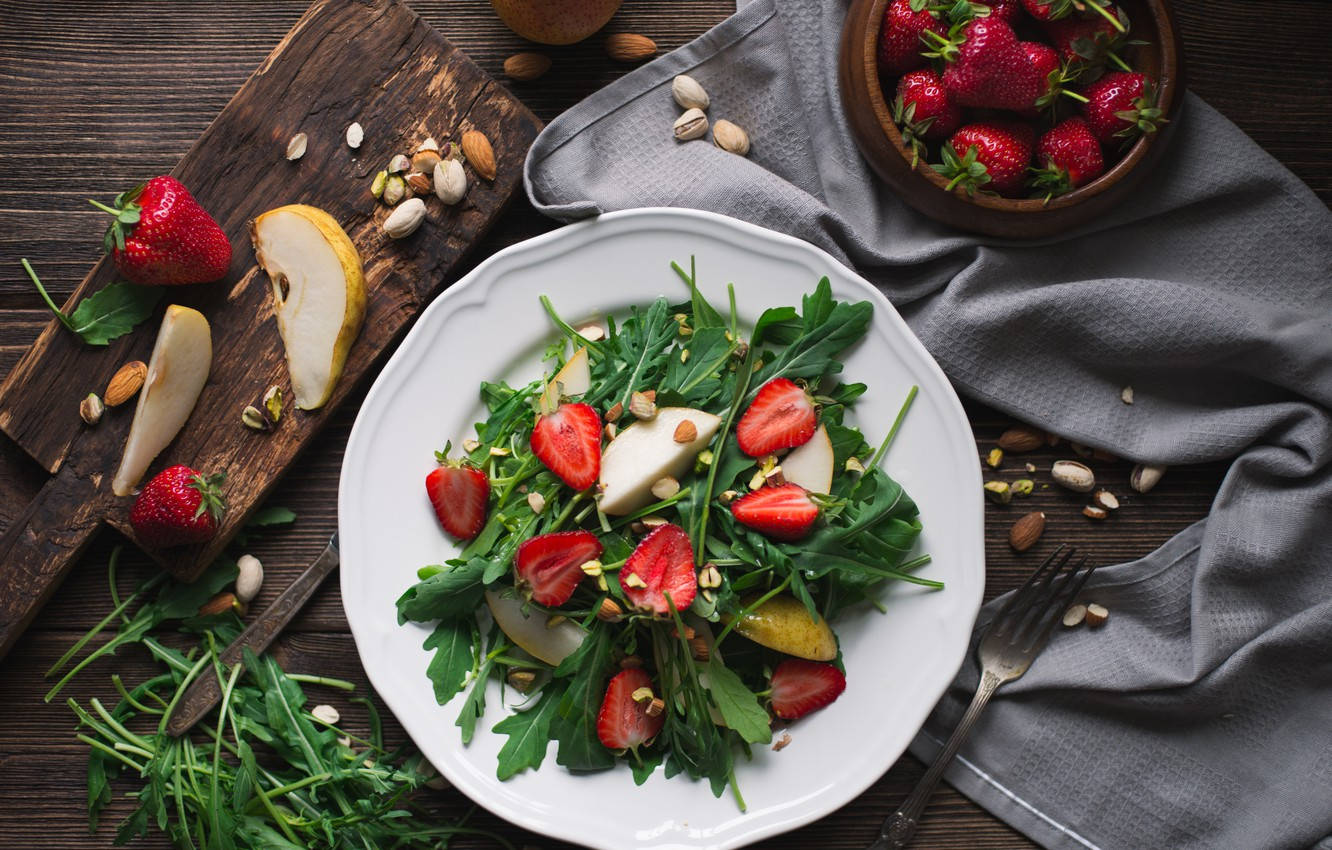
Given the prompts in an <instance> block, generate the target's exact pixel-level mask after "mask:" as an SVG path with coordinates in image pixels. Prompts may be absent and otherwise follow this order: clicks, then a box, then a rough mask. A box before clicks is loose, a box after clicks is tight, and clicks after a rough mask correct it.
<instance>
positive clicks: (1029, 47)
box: [1019, 41, 1083, 118]
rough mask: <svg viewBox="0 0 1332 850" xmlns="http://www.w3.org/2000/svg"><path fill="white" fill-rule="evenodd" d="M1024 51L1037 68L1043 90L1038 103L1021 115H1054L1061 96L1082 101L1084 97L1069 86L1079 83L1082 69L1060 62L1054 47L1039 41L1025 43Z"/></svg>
mask: <svg viewBox="0 0 1332 850" xmlns="http://www.w3.org/2000/svg"><path fill="white" fill-rule="evenodd" d="M1022 49H1023V50H1025V51H1026V53H1027V58H1028V59H1030V60H1031V64H1033V65H1035V66H1036V70H1037V72H1038V73H1039V74H1040V75H1041V80H1042V81H1043V83H1042V84H1043V89H1042V91H1041V94H1040V95H1039V96H1038V97H1037V98H1036V103H1035V105H1034V106H1032V107H1031V108H1030V109H1023V110H1019V114H1021V115H1023V116H1025V117H1027V118H1035V117H1036V116H1037V115H1040V114H1041V112H1042V111H1043V110H1049V111H1050V113H1051V114H1052V115H1053V114H1055V111H1056V110H1057V108H1058V106H1059V102H1060V101H1059V98H1060V96H1061V95H1064V96H1067V97H1070V98H1072V99H1074V100H1077V101H1081V100H1082V99H1083V98H1082V95H1080V94H1078V93H1077V92H1074V91H1070V90H1069V89H1068V86H1069V85H1070V84H1072V83H1074V82H1076V81H1077V79H1078V77H1079V75H1080V71H1081V68H1080V66H1077V65H1071V66H1070V65H1069V64H1067V63H1064V62H1060V61H1059V54H1058V53H1057V52H1056V51H1055V49H1054V48H1053V47H1051V46H1050V45H1048V44H1044V43H1042V42H1039V41H1024V42H1022Z"/></svg>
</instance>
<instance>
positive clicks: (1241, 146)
mask: <svg viewBox="0 0 1332 850" xmlns="http://www.w3.org/2000/svg"><path fill="white" fill-rule="evenodd" d="M844 13H845V2H844V0H827V1H826V2H821V0H754V2H752V3H750V4H749V5H747V6H745V7H744V8H743V9H742V10H741V11H740V12H739V13H738V14H736V15H735V16H734V17H732V18H730V19H728V20H727V21H725V22H723V23H722V24H720V25H718V26H717V27H716V28H714V29H712V30H711V31H709V32H708V33H706V34H704V35H703V36H701V37H700V38H698V39H697V40H696V41H694V42H692V43H691V44H688V45H686V46H685V47H683V48H681V49H679V50H677V51H675V52H673V53H671V54H669V55H666V56H663V57H661V58H660V59H658V60H656V61H655V62H653V63H651V64H649V65H646V66H644V67H642V68H639V69H637V70H635V71H634V72H633V73H630V74H628V75H627V76H625V77H624V78H622V79H620V80H618V81H617V82H615V83H614V84H613V85H611V86H609V87H607V88H605V89H603V90H601V91H599V92H597V93H595V94H594V95H592V96H591V97H589V98H588V99H587V100H585V101H583V102H582V103H580V104H578V105H577V106H575V107H574V108H573V109H571V110H569V111H568V112H566V113H565V114H563V115H561V116H560V117H559V118H558V119H556V120H555V121H554V122H552V123H551V124H550V126H549V127H547V128H546V130H545V132H544V133H543V134H542V135H541V137H540V138H539V139H538V140H537V142H536V144H535V145H534V146H533V148H532V151H531V153H530V155H529V157H528V161H527V175H526V176H527V186H528V192H529V195H530V196H531V199H532V201H533V203H535V204H536V205H537V206H538V207H539V208H540V209H542V210H544V211H545V212H547V213H549V214H551V215H553V216H556V217H559V218H564V219H572V218H578V217H582V216H587V215H592V214H595V213H597V212H600V211H603V210H616V209H623V208H626V207H637V206H654V205H662V206H685V207H695V208H700V209H706V210H713V211H715V212H720V213H725V214H728V215H732V216H736V217H738V218H742V219H747V220H749V221H753V222H755V223H758V224H761V225H765V226H767V227H770V228H773V229H775V230H779V231H783V232H785V233H790V234H793V235H795V236H798V237H801V238H803V239H807V240H808V241H810V242H812V243H814V244H815V245H818V246H819V247H821V248H823V249H824V250H826V251H828V252H830V253H831V254H833V255H834V256H836V257H838V258H840V259H842V260H844V261H846V262H847V263H849V264H850V265H852V266H854V267H855V268H856V269H858V270H859V271H860V272H861V273H862V274H864V275H865V276H867V277H868V278H869V279H870V280H872V281H874V282H875V283H876V284H878V285H879V286H880V287H881V288H882V289H883V291H884V293H885V294H886V295H887V296H888V297H889V298H890V299H891V300H892V301H893V303H894V304H896V305H897V307H898V309H899V310H901V312H902V314H903V315H904V316H905V317H906V319H907V321H908V322H909V323H910V324H911V327H912V329H913V330H914V331H915V332H916V334H917V335H918V336H919V337H920V338H921V340H922V341H923V342H924V343H925V345H926V346H927V347H928V348H929V350H930V351H931V352H932V353H933V354H934V356H935V357H936V358H937V359H938V360H939V362H940V363H941V364H942V365H943V368H944V370H945V371H946V372H947V373H948V375H949V377H950V378H951V379H952V380H953V382H954V383H955V384H956V386H957V387H958V388H959V390H960V391H961V392H963V393H965V394H967V395H970V396H971V397H973V398H977V399H980V400H982V401H984V402H986V403H988V404H991V405H993V406H995V407H998V408H1000V409H1002V410H1005V411H1008V412H1010V413H1012V414H1013V415H1015V416H1018V417H1020V418H1022V419H1024V420H1029V421H1033V422H1037V423H1039V424H1041V425H1043V426H1045V427H1047V428H1049V429H1050V430H1052V431H1054V432H1057V433H1059V434H1063V435H1066V436H1068V437H1071V438H1073V439H1076V440H1078V441H1081V442H1084V443H1088V444H1091V445H1094V446H1099V447H1103V448H1105V449H1108V450H1110V451H1112V452H1114V453H1115V454H1118V455H1121V456H1124V457H1127V458H1131V459H1133V460H1136V461H1144V462H1158V463H1167V464H1178V463H1196V462H1203V461H1214V460H1218V459H1221V458H1236V460H1235V462H1234V464H1233V466H1232V467H1231V469H1230V472H1229V474H1228V475H1227V476H1226V479H1225V481H1224V482H1223V483H1222V485H1221V490H1220V492H1219V493H1218V495H1217V498H1216V501H1215V503H1214V504H1213V507H1212V511H1211V515H1210V516H1209V517H1208V519H1207V520H1205V521H1203V522H1200V523H1198V524H1196V525H1194V526H1192V527H1191V528H1189V529H1187V530H1186V531H1184V532H1183V533H1181V534H1180V535H1179V536H1178V537H1176V538H1174V539H1173V540H1171V541H1170V542H1169V543H1167V544H1166V545H1165V546H1163V547H1162V548H1161V549H1160V550H1158V551H1156V552H1153V553H1152V554H1150V555H1148V556H1147V557H1145V558H1143V559H1142V560H1139V561H1135V562H1133V563H1128V564H1120V565H1117V566H1112V567H1105V568H1103V569H1102V570H1101V571H1100V572H1099V573H1098V575H1097V581H1096V583H1095V584H1096V598H1097V599H1098V600H1099V601H1101V602H1103V603H1105V604H1106V605H1107V606H1108V607H1109V608H1110V609H1111V610H1112V611H1113V615H1112V616H1111V618H1110V621H1109V623H1108V624H1107V625H1106V626H1105V627H1104V628H1103V629H1101V630H1099V631H1098V632H1096V633H1094V634H1093V633H1089V632H1087V631H1086V630H1079V631H1076V632H1067V633H1062V634H1060V635H1059V636H1058V640H1055V641H1053V642H1052V643H1051V646H1050V647H1049V648H1048V649H1047V650H1046V652H1045V654H1044V655H1043V656H1042V657H1041V659H1040V660H1039V662H1038V663H1037V664H1036V665H1035V666H1034V668H1033V669H1032V671H1031V672H1030V673H1029V674H1028V675H1027V676H1026V677H1024V678H1023V679H1021V680H1019V681H1018V682H1016V683H1014V684H1012V685H1010V686H1008V687H1006V688H1004V689H1003V690H1001V691H1000V692H999V694H998V696H997V697H996V698H995V700H994V702H992V703H991V706H990V708H989V710H988V712H987V713H986V715H985V716H984V717H983V718H982V720H981V722H980V725H979V727H978V728H977V729H976V731H975V733H974V734H973V736H972V738H971V741H970V743H969V744H968V745H967V746H966V747H964V748H963V750H962V754H961V758H959V759H958V761H956V762H955V763H954V765H953V767H952V769H951V770H950V771H949V773H948V778H949V780H950V781H951V782H952V783H953V784H954V785H956V786H957V787H958V788H960V789H961V790H962V791H963V792H964V793H965V794H967V795H968V796H970V797H972V798H973V799H975V800H976V801H977V802H979V803H980V804H981V805H983V806H985V807H986V808H987V809H989V810H990V811H992V812H994V813H995V814H996V815H998V816H999V817H1001V818H1003V819H1004V820H1006V821H1007V822H1009V823H1011V824H1012V825H1013V826H1015V827H1017V828H1018V829H1020V830H1022V831H1023V832H1025V833H1026V834H1027V835H1029V836H1031V837H1032V838H1034V839H1035V840H1037V841H1039V842H1040V843H1042V844H1044V845H1047V846H1051V847H1116V848H1119V847H1123V848H1203V847H1207V848H1267V847H1308V846H1310V845H1314V844H1318V846H1319V847H1326V848H1332V416H1330V415H1329V412H1328V408H1329V406H1332V216H1330V215H1329V212H1328V210H1327V208H1326V207H1325V206H1324V205H1323V204H1322V203H1320V202H1319V201H1318V199H1317V198H1316V197H1315V196H1314V195H1313V194H1312V193H1311V192H1310V191H1309V190H1308V189H1307V188H1306V187H1305V186H1304V185H1303V184H1301V183H1300V181H1299V180H1298V179H1296V178H1295V176H1294V175H1292V174H1291V173H1290V172H1288V171H1286V170H1285V169H1284V168H1283V167H1282V166H1281V165H1280V164H1278V163H1277V162H1276V161H1274V160H1273V159H1272V158H1271V157H1270V156H1268V155H1267V154H1266V153H1264V152H1263V151H1262V150H1260V149H1259V148H1258V147H1257V146H1256V145H1254V144H1253V142H1252V141H1250V140H1249V139H1248V138H1247V137H1246V136H1244V134H1243V133H1241V132H1240V131H1239V130H1238V129H1237V128H1236V127H1235V126H1234V125H1232V124H1231V123H1230V122H1228V121H1227V120H1226V119H1225V118H1223V117H1222V116H1221V115H1219V114H1218V113H1216V112H1215V111H1213V110H1212V109H1211V108H1210V107H1208V106H1207V105H1206V104H1205V103H1203V102H1202V101H1200V100H1198V99H1197V98H1195V97H1192V96H1190V97H1189V98H1188V101H1187V103H1186V104H1185V109H1184V111H1183V114H1182V115H1181V117H1180V118H1179V120H1178V122H1177V126H1176V127H1175V135H1174V138H1173V142H1172V145H1171V149H1170V151H1169V154H1168V156H1167V157H1166V158H1165V161H1164V162H1163V163H1162V164H1161V166H1160V167H1159V169H1158V170H1157V172H1156V174H1155V175H1154V177H1153V178H1152V179H1151V181H1150V182H1149V184H1148V185H1147V186H1145V187H1144V189H1143V190H1142V191H1141V192H1140V194H1139V195H1138V196H1137V197H1135V198H1134V199H1132V201H1131V202H1129V203H1126V204H1124V205H1123V206H1121V207H1119V208H1117V209H1116V210H1115V211H1113V212H1112V213H1110V214H1108V215H1107V216H1106V217H1105V218H1104V219H1102V220H1100V221H1097V222H1095V223H1093V224H1092V225H1090V226H1087V227H1085V228H1083V229H1082V230H1081V231H1079V232H1077V233H1076V234H1072V235H1068V236H1065V237H1060V238H1055V239H1050V240H1046V241H1044V242H1042V243H1039V244H1036V243H1030V242H1028V243H1018V242H1012V241H1006V240H999V239H988V238H981V237H977V236H973V235H968V234H963V233H959V232H957V231H953V230H950V229H948V228H947V227H945V226H943V225H939V224H935V223H933V222H931V221H929V220H927V219H925V218H923V217H922V216H920V215H919V214H917V213H915V212H914V211H913V210H911V209H910V208H908V207H907V206H906V205H904V204H903V203H902V202H900V201H899V200H898V199H897V198H896V197H894V196H893V194H892V193H891V192H890V191H889V190H888V189H887V188H885V187H884V186H883V185H882V184H881V183H880V182H879V181H877V180H876V179H874V177H873V175H872V174H871V173H870V171H869V169H868V168H867V166H866V164H865V162H864V161H863V160H862V159H861V157H860V154H859V153H858V152H857V150H856V147H855V145H854V143H853V141H852V139H851V134H850V132H849V130H848V128H847V125H846V121H845V120H844V119H843V117H842V110H841V105H840V99H839V95H838V91H837V71H836V55H837V44H838V38H839V34H840V29H841V24H842V18H843V15H844ZM681 72H688V73H690V74H693V75H694V76H696V77H697V78H698V79H699V80H700V81H702V82H703V83H704V85H705V86H706V87H707V89H708V92H709V94H710V95H711V97H712V103H713V106H712V108H711V111H710V112H711V115H712V116H714V117H727V118H730V119H732V120H734V121H735V122H737V123H738V124H740V125H741V126H742V127H745V128H747V129H748V130H749V131H750V134H751V137H752V139H753V150H752V152H751V153H750V155H749V158H748V159H742V158H740V157H736V156H733V155H730V154H727V153H725V152H723V151H721V150H718V149H716V148H714V147H713V146H712V145H710V144H707V143H706V142H692V143H687V144H677V143H676V142H674V141H673V140H672V139H671V136H670V133H669V126H670V123H671V121H672V120H673V118H674V116H675V114H676V112H677V110H676V109H675V107H674V105H673V103H672V102H671V96H670V92H669V86H670V81H671V78H672V77H673V76H674V75H675V74H677V73H681ZM1128 384H1131V385H1132V386H1133V387H1134V389H1135V390H1136V401H1135V403H1134V404H1133V405H1132V406H1128V405H1125V404H1123V403H1121V402H1120V399H1119V392H1120V388H1121V387H1123V386H1125V385H1128ZM993 610H994V604H993V603H992V604H991V605H989V606H987V607H986V609H985V610H984V611H982V614H981V622H985V621H986V620H988V618H989V616H991V614H992V612H993ZM976 680H977V671H976V667H975V662H974V660H973V659H970V658H969V659H968V661H967V663H966V664H965V665H964V666H963V669H962V670H961V672H960V673H959V675H958V678H957V680H956V681H955V682H954V684H953V687H952V688H951V689H950V691H949V693H948V694H947V695H946V696H945V697H944V699H943V700H942V701H941V702H940V703H939V705H938V707H937V709H936V710H935V712H934V715H933V716H932V717H931V718H930V721H929V722H928V723H927V725H926V727H925V729H924V730H923V731H922V733H921V735H920V736H919V737H918V738H917V740H916V741H915V743H914V744H913V746H912V751H913V752H915V753H917V754H918V755H920V756H921V757H922V758H929V756H930V755H932V753H933V751H934V750H935V749H936V748H937V746H938V740H939V738H940V737H943V736H946V735H947V733H948V731H949V730H950V729H951V728H952V726H953V725H954V723H955V722H956V720H957V719H958V718H959V717H960V715H961V712H962V710H963V709H964V707H965V705H966V703H967V701H968V700H969V699H970V695H971V691H972V689H973V688H974V687H975V684H976ZM886 814H887V812H885V815H886Z"/></svg>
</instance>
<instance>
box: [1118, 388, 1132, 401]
mask: <svg viewBox="0 0 1332 850" xmlns="http://www.w3.org/2000/svg"><path fill="white" fill-rule="evenodd" d="M1119 400H1120V401H1122V402H1124V403H1125V404H1132V403H1133V387H1124V389H1122V390H1120V391H1119Z"/></svg>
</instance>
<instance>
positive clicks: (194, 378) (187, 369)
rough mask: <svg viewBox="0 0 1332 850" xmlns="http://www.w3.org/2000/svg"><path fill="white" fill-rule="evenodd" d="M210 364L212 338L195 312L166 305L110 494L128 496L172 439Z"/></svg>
mask: <svg viewBox="0 0 1332 850" xmlns="http://www.w3.org/2000/svg"><path fill="white" fill-rule="evenodd" d="M212 362H213V335H212V332H211V331H210V330H209V328H208V320H207V319H205V318H204V317H203V314H202V313H200V312H199V311H198V310H191V309H190V308H189V307H181V306H179V305H177V304H172V305H171V306H169V307H167V309H166V315H165V316H163V317H162V327H161V329H160V330H159V331H158V332H157V342H155V343H154V344H153V355H152V357H150V358H148V375H147V377H146V378H144V381H143V389H142V390H141V391H140V392H139V403H138V406H137V407H135V408H134V421H133V422H131V423H130V432H129V437H128V439H126V440H125V452H124V454H123V455H122V456H121V458H120V468H119V469H118V470H116V477H115V478H114V479H112V481H111V492H113V493H115V494H116V495H117V496H128V495H130V494H131V493H133V492H134V487H135V485H137V484H138V483H139V479H141V478H143V474H144V473H145V472H147V471H148V467H149V466H150V465H151V464H152V462H153V458H155V457H157V456H158V455H159V454H161V452H162V449H164V448H166V447H167V444H168V443H170V442H171V441H172V440H173V439H175V437H176V434H178V433H179V432H180V429H181V426H183V425H184V424H185V420H186V419H189V418H190V411H192V410H194V404H195V402H197V401H198V400H199V393H200V392H202V391H203V387H204V384H205V383H207V381H208V370H209V367H210V366H211V365H212Z"/></svg>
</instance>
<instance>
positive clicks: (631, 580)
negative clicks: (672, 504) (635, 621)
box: [620, 523, 698, 615]
mask: <svg viewBox="0 0 1332 850" xmlns="http://www.w3.org/2000/svg"><path fill="white" fill-rule="evenodd" d="M620 587H621V589H623V590H624V595H625V596H627V597H629V601H630V602H632V603H633V604H634V607H636V608H642V609H644V610H647V611H651V612H652V613H654V614H657V615H666V614H670V613H671V609H670V606H669V605H667V604H666V594H667V593H669V594H670V595H671V602H673V603H674V604H675V610H677V611H683V610H684V609H686V608H688V607H689V606H690V605H692V604H693V602H694V593H695V592H696V591H697V589H698V574H697V573H695V572H694V547H693V546H692V545H690V543H689V535H688V534H685V531H684V529H683V528H681V527H680V526H678V525H672V524H671V523H667V524H666V525H663V526H661V527H660V528H658V529H656V530H655V531H653V532H652V533H651V534H649V535H648V536H647V537H644V538H643V539H642V540H641V541H640V542H639V544H638V547H637V548H636V549H634V551H633V554H631V555H630V556H629V560H627V561H625V562H624V567H623V568H622V569H621V570H620Z"/></svg>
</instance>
